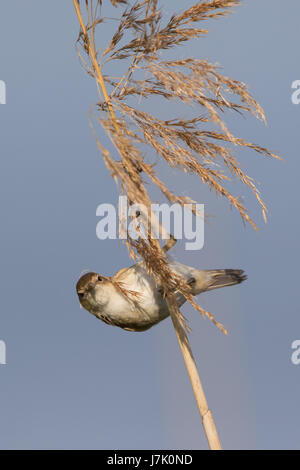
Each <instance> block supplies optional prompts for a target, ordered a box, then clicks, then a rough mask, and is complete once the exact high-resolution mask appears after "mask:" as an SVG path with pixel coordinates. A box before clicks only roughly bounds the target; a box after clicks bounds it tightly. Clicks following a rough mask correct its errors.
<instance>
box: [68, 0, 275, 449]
mask: <svg viewBox="0 0 300 470" xmlns="http://www.w3.org/2000/svg"><path fill="white" fill-rule="evenodd" d="M73 3H74V7H75V10H76V14H77V17H78V20H79V24H80V33H79V37H78V44H79V46H81V47H78V54H79V57H80V59H81V61H82V63H83V65H84V67H85V68H86V70H87V72H88V73H89V74H90V75H91V76H92V77H94V78H95V80H96V82H97V85H98V90H99V96H100V102H99V103H97V111H98V113H97V115H96V119H97V121H98V122H99V123H100V124H101V126H102V127H103V128H104V129H105V131H106V132H107V134H108V135H109V137H110V139H111V142H112V144H113V150H111V151H109V150H108V149H107V148H104V146H103V145H102V144H101V142H100V140H99V138H98V137H97V133H96V131H95V129H94V128H93V132H94V135H95V138H96V141H97V145H98V148H99V149H100V150H101V152H102V156H103V158H104V161H105V163H106V165H107V167H108V169H109V171H110V173H111V175H112V176H113V177H114V179H115V180H116V181H118V182H120V184H121V191H122V192H124V193H126V195H127V197H128V200H129V202H130V204H135V203H139V204H143V206H144V207H146V213H145V214H142V217H141V218H140V220H141V225H143V220H144V218H143V216H146V217H145V218H146V219H147V220H150V218H152V217H153V216H154V215H153V213H151V203H152V201H151V198H150V196H149V193H148V191H147V190H146V187H145V183H146V182H149V181H150V182H151V183H153V185H155V186H157V187H158V188H159V189H160V191H161V193H162V194H163V196H164V197H166V198H167V199H168V200H169V201H170V202H171V203H175V202H176V203H179V204H181V205H184V204H187V203H189V204H191V207H192V210H193V212H194V214H195V216H197V215H198V214H197V213H196V211H195V209H193V208H194V207H195V206H194V205H193V202H194V201H192V200H191V199H189V198H188V197H184V196H181V195H177V194H175V193H174V191H172V190H171V189H169V188H168V187H167V186H166V185H165V183H164V182H163V181H162V180H161V179H160V178H159V176H158V174H157V173H156V171H155V167H154V165H153V164H150V163H149V162H147V160H146V158H145V154H146V150H147V148H148V149H149V148H150V149H152V150H153V149H154V150H155V152H156V154H157V155H158V156H159V157H161V158H162V159H163V160H164V161H166V162H167V163H168V164H169V165H170V166H171V167H176V168H178V169H181V170H183V171H184V172H186V173H191V174H195V175H197V176H199V177H200V178H201V181H202V182H203V183H205V184H207V185H208V186H209V188H210V189H212V190H214V191H215V192H216V194H217V195H221V196H224V197H225V198H226V199H227V200H228V202H229V203H230V204H231V205H232V206H233V207H235V208H236V209H237V211H238V212H239V214H240V216H241V218H242V220H244V221H245V222H249V223H250V224H251V225H252V226H253V227H254V228H256V225H255V223H254V221H253V220H252V218H251V217H250V216H249V214H248V211H247V208H246V207H245V205H244V204H242V202H241V201H240V199H239V197H238V196H235V195H233V194H232V193H231V192H230V190H229V189H228V182H229V177H230V176H232V177H236V178H237V179H238V180H240V181H241V182H242V184H244V185H245V186H247V187H248V188H249V189H250V190H251V191H252V192H253V194H254V196H255V197H256V199H257V201H258V203H259V205H260V207H261V211H262V215H263V217H264V219H265V220H266V211H267V209H266V206H265V204H264V202H263V200H262V199H261V196H260V194H259V191H258V189H257V187H256V184H255V181H254V180H253V178H251V177H250V176H248V175H247V174H246V173H245V171H244V170H242V168H241V165H240V163H239V162H238V160H237V159H236V158H235V157H234V155H233V151H232V149H231V148H230V144H231V145H232V146H234V147H246V148H250V149H252V150H254V151H256V152H258V153H261V154H264V155H266V156H268V157H275V158H278V157H277V156H276V155H274V154H273V153H271V152H270V151H269V150H268V149H266V148H263V147H260V146H259V145H255V144H253V143H251V142H248V141H246V140H243V139H241V138H238V137H236V136H234V135H233V134H232V132H231V131H230V130H229V128H228V127H227V125H226V123H225V122H224V119H223V116H224V112H225V111H227V110H231V111H234V112H237V113H240V114H244V113H250V114H252V115H254V116H256V117H257V118H258V119H261V120H262V121H264V120H265V116H264V112H263V110H262V108H261V107H260V105H259V104H258V103H257V102H256V101H255V100H254V99H253V98H252V97H251V95H250V94H249V92H248V90H247V87H246V85H245V84H243V83H241V82H238V81H236V80H233V79H231V78H228V77H226V76H224V75H222V74H221V73H220V70H219V67H218V66H216V65H212V64H210V63H209V62H207V61H206V60H200V59H195V58H192V57H188V58H186V59H180V60H163V59H162V55H161V52H162V51H166V53H167V51H168V50H169V49H172V48H178V46H180V45H181V44H183V43H185V42H187V41H189V40H190V39H194V38H199V37H202V36H203V35H205V34H206V33H207V30H206V29H203V28H199V25H202V22H203V21H205V20H207V19H211V18H218V17H222V16H225V15H227V14H228V13H229V12H230V11H231V10H230V8H231V7H235V6H237V5H239V4H240V0H211V1H199V2H197V3H196V4H195V5H194V6H192V7H191V8H188V9H186V10H185V11H184V12H183V13H180V14H174V15H172V16H171V18H169V19H168V20H165V18H164V17H163V15H162V12H161V10H160V8H159V5H158V0H142V1H135V2H130V1H127V0H110V3H111V4H112V5H113V6H115V7H119V8H122V9H123V10H122V14H121V16H120V21H119V24H118V26H117V28H116V30H115V32H114V34H113V35H112V37H111V39H110V41H109V43H108V44H107V46H106V47H105V48H104V47H103V45H102V44H101V46H102V50H101V52H100V51H98V50H97V48H96V30H98V28H97V27H98V25H100V24H101V23H103V22H104V21H109V19H107V18H105V17H104V16H103V8H104V7H105V6H106V5H107V3H108V1H106V2H104V1H103V0H94V1H93V0H81V2H80V0H73ZM105 4H106V5H105ZM81 7H82V8H81ZM83 10H84V12H83ZM84 17H85V20H84ZM114 61H121V63H122V64H123V65H124V70H123V72H122V75H121V76H120V77H117V78H116V77H113V76H111V75H109V74H104V68H105V69H108V67H109V65H110V64H113V63H114ZM155 96H156V97H160V98H161V100H165V101H166V102H168V101H171V100H174V101H177V102H181V103H182V106H189V107H190V108H191V109H192V110H193V111H194V114H195V115H194V116H193V117H191V118H190V119H183V118H173V119H171V120H164V119H162V118H159V117H157V116H154V115H153V114H149V113H148V112H146V111H145V110H144V109H143V106H142V104H144V102H145V100H146V99H149V98H151V97H155ZM132 97H137V98H138V107H137V106H133V104H132V103H133V100H132ZM143 98H144V100H143ZM199 109H200V110H201V114H200V113H199ZM208 123H211V125H212V129H211V130H208V129H207V124H208ZM158 226H159V227H160V231H161V232H162V231H163V227H161V226H160V224H159V222H158ZM145 228H146V229H147V228H148V227H145ZM146 233H149V232H148V231H147V232H146ZM126 243H127V246H128V249H129V253H130V255H131V256H132V257H136V256H137V255H140V256H141V257H142V259H143V260H144V262H145V265H146V266H147V268H148V270H149V272H151V273H152V275H153V276H154V277H155V279H157V280H158V281H159V283H160V285H162V286H163V291H164V295H165V296H166V299H167V302H168V305H169V309H170V312H171V318H172V321H173V324H174V328H175V331H176V334H177V337H178V341H179V344H180V347H181V350H182V354H183V357H184V360H185V363H186V366H187V369H188V373H189V376H190V379H191V383H192V386H193V390H194V393H195V397H196V401H197V404H198V407H199V411H200V414H201V417H202V421H203V426H204V429H205V432H206V436H207V438H208V442H209V445H210V447H211V448H214V449H219V448H221V446H220V441H219V438H218V435H217V431H216V428H215V424H214V421H213V418H212V415H211V412H210V410H209V409H208V406H207V402H206V398H205V395H204V392H203V389H202V385H201V382H200V379H199V375H198V373H197V369H196V365H195V362H194V358H193V355H192V352H191V349H190V345H189V341H188V338H187V334H186V331H185V328H186V323H185V319H184V318H183V316H182V315H181V313H180V311H179V309H178V308H177V305H176V303H175V300H174V292H175V291H180V292H181V293H182V294H183V295H184V296H185V297H186V299H187V300H188V301H189V302H190V303H191V304H192V305H193V307H194V308H195V309H197V310H198V311H199V312H201V314H203V315H206V316H207V317H208V318H209V319H210V320H212V321H213V322H214V324H215V325H216V326H217V327H218V328H220V329H221V331H223V332H224V333H226V330H225V328H224V327H223V326H222V325H221V324H220V323H218V322H217V321H216V320H215V319H214V317H213V315H212V314H211V313H209V312H206V311H205V310H204V309H202V308H201V307H200V306H199V305H197V304H196V303H195V302H194V300H193V297H192V295H191V293H190V287H189V286H188V284H187V283H186V282H185V281H184V280H183V279H182V278H181V277H180V276H178V275H176V274H175V273H174V272H172V271H171V270H170V268H169V265H168V261H167V259H166V256H165V251H166V250H164V249H162V248H161V247H160V244H159V242H158V240H157V239H155V238H152V237H151V234H150V235H148V237H147V238H146V239H145V238H143V237H140V238H139V239H138V240H133V239H132V238H131V237H130V235H129V234H128V237H127V240H126Z"/></svg>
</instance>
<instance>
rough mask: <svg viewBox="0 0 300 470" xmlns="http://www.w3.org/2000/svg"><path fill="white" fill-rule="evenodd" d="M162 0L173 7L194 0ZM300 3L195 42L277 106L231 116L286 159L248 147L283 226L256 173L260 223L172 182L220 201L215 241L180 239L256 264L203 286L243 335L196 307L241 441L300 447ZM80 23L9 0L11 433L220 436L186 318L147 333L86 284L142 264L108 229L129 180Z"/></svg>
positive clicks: (6, 395)
mask: <svg viewBox="0 0 300 470" xmlns="http://www.w3.org/2000/svg"><path fill="white" fill-rule="evenodd" d="M162 3H163V4H164V10H165V11H166V12H169V13H170V14H171V12H173V11H181V10H182V7H183V2H182V1H179V0H172V1H165V2H162ZM193 3H194V2H192V1H186V2H185V5H184V6H189V5H191V4H193ZM113 14H114V15H115V16H116V15H117V11H116V10H115V11H114V12H113ZM299 14H300V4H298V3H297V2H291V5H289V6H288V7H287V6H285V7H283V6H282V2H281V1H279V0H272V2H271V1H270V0H269V1H265V2H261V1H260V0H252V1H244V2H243V6H241V7H239V8H237V9H236V10H235V13H234V14H233V15H230V16H228V17H227V18H224V19H220V20H218V21H211V22H209V23H208V24H207V26H208V28H209V29H210V33H209V35H208V36H207V37H206V38H204V39H201V40H198V41H197V42H193V43H191V44H190V45H189V46H188V48H186V49H185V50H182V51H181V52H180V54H182V56H183V57H184V56H185V55H186V54H188V55H193V56H195V57H197V58H207V59H209V60H210V61H211V62H213V63H214V62H219V63H220V64H221V65H222V66H223V72H224V73H225V74H226V75H228V76H230V77H232V78H235V79H238V80H241V81H244V82H246V83H247V84H248V85H249V87H250V91H251V92H252V94H253V95H254V97H255V98H256V99H258V101H259V102H260V103H261V104H262V106H263V108H264V110H265V112H266V115H267V120H268V127H265V126H264V125H263V124H262V123H260V122H258V121H255V119H253V118H249V119H246V120H245V119H242V118H240V119H237V118H236V117H233V116H231V115H229V116H228V119H227V122H229V123H230V124H231V126H232V129H233V131H234V132H235V133H236V134H237V135H238V136H240V137H243V138H245V139H247V140H251V141H254V142H256V143H258V144H261V145H264V146H267V147H269V148H271V149H272V150H274V151H275V152H276V153H278V154H280V155H281V156H282V157H283V158H284V162H283V163H282V162H278V161H271V160H269V159H267V158H264V157H262V156H259V155H257V154H255V153H253V152H250V151H249V152H248V151H244V152H242V153H240V151H238V153H237V156H238V157H240V158H241V160H242V161H243V163H244V164H245V165H246V167H247V169H248V171H249V173H250V174H251V175H252V176H253V177H255V178H256V179H257V180H258V181H259V182H260V183H261V189H262V193H263V196H264V199H265V201H266V203H267V205H268V207H269V209H270V216H269V223H268V224H267V225H265V224H264V223H263V221H262V218H261V216H260V214H259V209H258V207H257V204H256V202H255V200H254V197H252V196H251V194H250V193H248V192H247V191H246V190H244V189H243V188H241V187H235V189H236V191H237V192H239V193H241V194H242V195H243V196H244V197H245V198H246V199H245V200H246V202H247V205H248V207H249V208H250V211H251V214H252V215H253V216H254V218H255V220H256V221H257V223H258V225H259V228H260V230H259V232H258V233H257V232H255V231H254V230H253V229H252V228H251V227H250V226H249V227H244V226H243V224H242V223H241V221H240V218H239V216H238V215H237V214H236V213H235V212H234V211H233V210H230V208H229V207H228V205H227V204H226V202H225V201H223V200H221V199H216V198H215V196H214V195H213V194H212V193H210V192H209V191H207V190H206V188H205V187H204V186H203V185H201V183H200V182H199V181H198V180H197V179H196V178H186V177H184V178H182V176H181V175H180V174H179V173H176V172H175V171H170V170H167V169H166V168H165V167H164V166H161V168H160V171H161V175H162V177H163V179H164V180H165V181H166V182H167V183H168V184H170V185H171V186H173V187H174V188H176V190H177V191H178V190H181V191H182V192H183V193H185V194H190V195H191V196H192V197H193V198H195V199H197V200H198V201H199V202H201V203H204V204H205V207H206V211H207V212H209V213H210V214H211V215H212V217H211V220H210V223H209V224H208V225H207V226H206V231H205V246H204V248H203V250H201V251H199V252H186V251H185V250H184V243H183V242H180V243H178V245H177V246H176V248H175V250H174V255H175V256H176V258H177V259H178V260H180V261H182V262H185V263H187V264H188V263H190V264H192V265H194V266H198V267H203V268H204V269H208V268H221V267H226V268H233V267H237V268H243V269H245V271H246V272H247V274H248V276H249V279H248V281H247V282H245V283H243V284H242V285H240V286H238V287H233V288H228V289H220V290H218V291H215V292H211V293H207V294H205V295H203V296H202V297H201V299H200V300H201V304H202V305H203V306H204V307H205V308H207V309H209V310H210V311H212V312H214V313H215V316H216V318H217V319H218V320H219V321H221V322H222V323H224V324H225V326H226V327H227V329H228V330H229V332H230V335H229V336H228V337H225V336H223V335H222V334H221V333H220V332H219V331H218V330H217V329H216V328H215V327H214V326H213V325H212V324H211V323H210V322H209V321H208V320H206V319H203V318H201V317H200V315H199V314H198V313H197V312H195V311H193V309H192V308H191V307H190V306H186V307H184V309H183V312H184V314H185V315H186V316H187V317H188V318H190V326H191V328H192V333H191V335H190V338H191V343H192V347H193V350H194V355H195V357H196V359H197V364H198V366H199V371H200V376H201V378H202V381H203V385H204V387H205V391H206V393H207V397H208V401H209V405H210V407H211V409H212V410H213V414H214V417H215V420H216V424H217V427H218V429H219V433H220V438H221V441H222V444H223V446H224V448H227V449H243V448H244V449H264V448H268V449H279V448H283V449H289V448H291V449H299V448H300V433H299V420H300V411H299V395H300V366H295V365H293V364H292V363H291V354H292V349H291V343H292V342H293V341H294V340H296V339H300V321H299V299H298V293H299V291H298V283H299V281H298V280H299V266H298V265H299V247H298V243H299V229H300V224H299V217H298V200H299V197H298V182H299V176H298V175H299V171H300V163H299V158H298V153H299V150H298V138H299V124H300V105H299V106H297V105H293V104H292V102H291V94H292V90H291V84H292V82H293V81H294V80H297V79H300V75H299V60H298V35H299V34H298V31H299V24H298V23H299V21H298V18H299ZM105 32H107V33H108V31H107V28H105ZM77 33H78V26H77V20H76V18H75V14H74V11H73V6H72V2H71V1H69V2H61V1H58V0H54V1H52V2H38V1H37V0H31V1H30V2H20V1H15V0H10V2H2V4H1V7H0V56H1V61H0V79H1V80H4V81H5V82H6V85H7V104H6V105H1V106H0V124H1V127H0V136H1V163H0V165H1V171H0V193H1V198H0V201H1V202H0V204H1V231H0V242H1V244H0V246H1V270H0V275H1V293H2V299H1V300H2V302H1V313H0V339H1V340H4V341H5V342H6V345H7V365H5V366H4V365H1V366H0V415H1V420H0V448H1V449H16V448H22V449H48V448H50V449H53V448H55V449H61V448H68V449H79V448H80V449H101V448H106V449H113V448H119V449H129V448H131V449H135V448H136V449H142V448H146V449H149V448H151V449H154V448H157V449H165V448H172V449H176V448H178V449H180V448H201V449H202V448H207V444H206V440H205V437H204V434H203V431H202V427H201V421H200V418H199V416H198V411H197V408H196V405H195V402H194V398H193V395H192V392H191V388H190V384H189V381H188V377H187V374H186V371H185V367H184V364H183V360H182V357H181V355H180V352H179V347H178V344H177V340H176V337H175V333H174V331H173V330H172V325H171V321H170V319H168V320H165V321H164V322H163V323H161V324H160V325H159V326H157V327H154V328H153V329H151V330H149V331H147V332H145V333H139V334H138V333H136V334H131V333H128V332H125V331H122V330H121V329H118V328H112V327H109V326H107V325H105V324H104V323H102V322H100V321H98V320H96V319H95V318H94V317H92V316H91V315H89V314H88V313H87V312H86V311H84V310H82V309H80V308H79V304H78V300H77V298H76V294H75V283H76V281H77V279H78V277H79V275H80V273H81V271H82V270H83V269H91V270H96V271H98V272H100V273H103V274H106V275H112V274H113V273H114V272H116V271H117V270H119V269H120V268H121V267H124V266H126V265H128V264H129V263H131V262H130V260H129V259H128V254H127V250H126V247H125V246H124V245H122V244H121V243H119V242H118V241H100V240H98V239H97V238H96V234H95V228H96V223H97V218H96V215H95V212H96V207H97V206H98V204H100V203H101V202H111V203H113V204H115V203H116V202H117V198H118V190H117V188H116V186H115V184H114V182H113V181H112V179H111V178H110V177H109V174H108V171H107V169H106V167H105V165H104V163H103V161H102V159H101V156H100V155H99V153H98V151H97V149H96V144H95V141H94V138H93V136H92V133H91V130H90V128H89V124H88V111H89V108H90V106H91V105H92V104H93V103H94V102H95V101H96V100H97V90H96V87H95V83H94V81H93V80H92V79H91V78H89V77H88V76H87V75H86V74H85V73H84V72H83V71H82V69H81V68H80V65H79V61H78V58H77V55H76V52H75V48H74V43H75V39H76V37H77ZM157 109H158V108H157V106H153V111H155V112H157ZM100 132H101V131H100ZM101 135H103V134H100V137H101Z"/></svg>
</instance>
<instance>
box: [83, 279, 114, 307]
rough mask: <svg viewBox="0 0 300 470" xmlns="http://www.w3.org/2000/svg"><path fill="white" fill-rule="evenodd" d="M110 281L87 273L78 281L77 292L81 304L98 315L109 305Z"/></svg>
mask: <svg viewBox="0 0 300 470" xmlns="http://www.w3.org/2000/svg"><path fill="white" fill-rule="evenodd" d="M108 284H110V280H109V279H108V278H106V277H104V276H101V275H99V274H97V273H86V274H84V275H83V276H81V278H80V279H79V280H78V282H77V284H76V291H77V295H78V298H79V302H80V304H81V305H82V307H84V308H85V309H86V310H88V311H89V312H91V313H93V314H96V313H98V312H99V311H100V310H101V309H103V307H104V306H105V305H106V304H107V302H108V300H109V291H110V289H107V287H108Z"/></svg>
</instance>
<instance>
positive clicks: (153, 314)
mask: <svg viewBox="0 0 300 470" xmlns="http://www.w3.org/2000/svg"><path fill="white" fill-rule="evenodd" d="M169 266H170V268H171V269H172V270H173V271H174V272H175V273H176V274H179V275H180V276H182V277H183V278H184V279H185V280H186V281H187V283H188V284H189V285H190V287H191V293H192V295H198V294H201V293H202V292H206V291H209V290H212V289H218V288H220V287H226V286H233V285H235V284H239V283H241V282H242V281H244V280H245V279H247V276H246V275H245V274H244V271H242V270H241V269H215V270H204V271H201V270H199V269H195V268H192V267H190V266H185V265H183V264H181V263H178V262H175V261H170V264H169ZM76 290H77V295H78V298H79V302H80V304H81V305H82V307H84V308H85V309H86V310H88V311H89V312H90V313H92V314H93V315H95V317H97V318H99V319H100V320H102V321H104V322H105V323H108V324H109V325H114V326H119V327H120V328H123V329H124V330H128V331H145V330H147V329H148V328H151V326H153V325H156V324H157V323H159V322H160V321H162V320H164V319H165V318H167V317H168V316H169V315H170V312H169V309H168V306H167V303H166V300H165V299H164V297H163V295H162V291H161V289H160V286H157V284H156V283H155V281H154V278H153V277H151V276H149V275H148V273H147V271H146V269H145V268H144V267H143V265H142V263H137V264H135V265H133V266H131V267H129V268H124V269H122V270H121V271H119V272H118V273H117V274H115V275H114V276H113V277H105V276H102V275H99V274H97V273H93V272H91V273H87V274H84V275H83V276H82V277H81V278H80V279H79V281H78V282H77V285H76ZM126 293H127V294H126ZM175 298H176V301H177V305H178V307H181V306H182V305H183V304H184V302H185V301H186V299H185V297H184V296H183V295H182V294H181V293H180V292H175Z"/></svg>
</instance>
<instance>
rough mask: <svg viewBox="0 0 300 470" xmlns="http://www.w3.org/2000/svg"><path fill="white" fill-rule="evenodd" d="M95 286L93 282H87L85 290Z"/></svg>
mask: <svg viewBox="0 0 300 470" xmlns="http://www.w3.org/2000/svg"><path fill="white" fill-rule="evenodd" d="M94 288H95V284H94V283H93V282H89V283H88V285H87V290H88V291H91V290H93V289H94Z"/></svg>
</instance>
